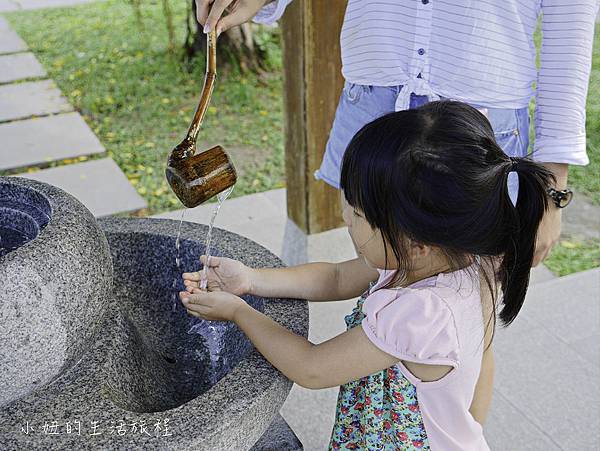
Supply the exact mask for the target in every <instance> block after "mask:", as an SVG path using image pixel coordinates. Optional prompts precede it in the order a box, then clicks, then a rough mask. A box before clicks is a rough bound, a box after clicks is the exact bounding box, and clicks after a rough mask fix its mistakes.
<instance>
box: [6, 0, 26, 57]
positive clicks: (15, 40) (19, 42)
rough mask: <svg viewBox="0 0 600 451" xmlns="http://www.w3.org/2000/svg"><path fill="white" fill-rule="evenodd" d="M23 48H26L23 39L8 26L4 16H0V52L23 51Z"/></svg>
mask: <svg viewBox="0 0 600 451" xmlns="http://www.w3.org/2000/svg"><path fill="white" fill-rule="evenodd" d="M0 1H3V0H0ZM4 1H6V0H4ZM25 50H27V44H25V41H23V39H21V38H20V37H19V35H18V34H17V33H16V32H15V31H14V30H13V29H12V28H11V27H10V25H9V24H8V21H7V20H6V19H5V18H4V17H0V54H2V53H15V52H23V51H25Z"/></svg>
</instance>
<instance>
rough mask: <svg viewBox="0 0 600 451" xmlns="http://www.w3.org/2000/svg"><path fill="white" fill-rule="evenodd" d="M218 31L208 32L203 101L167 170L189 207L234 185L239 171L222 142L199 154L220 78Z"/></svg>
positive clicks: (170, 179) (171, 183) (182, 200)
mask: <svg viewBox="0 0 600 451" xmlns="http://www.w3.org/2000/svg"><path fill="white" fill-rule="evenodd" d="M216 66H217V34H216V32H215V31H214V30H213V31H211V32H210V33H209V34H208V35H207V36H206V75H205V78H204V87H203V88H202V94H201V96H200V102H199V103H198V108H196V113H195V114H194V119H193V120H192V123H191V125H190V128H189V130H188V132H187V136H186V137H185V138H184V140H183V141H182V142H181V143H180V144H179V145H178V146H177V147H175V148H174V149H173V150H172V151H171V155H170V156H169V160H168V162H167V168H166V170H165V173H166V176H167V180H168V182H169V185H171V189H172V190H173V192H174V193H175V194H176V195H177V197H178V198H179V200H180V201H181V202H182V203H183V205H185V206H186V207H188V208H193V207H195V206H197V205H200V204H201V203H203V202H206V201H207V200H208V199H210V198H211V197H213V196H215V195H216V194H219V193H220V192H222V191H225V190H226V189H227V188H230V187H232V186H233V185H234V184H235V182H236V180H237V173H236V170H235V167H234V166H233V163H232V162H231V159H230V158H229V155H227V153H226V152H225V150H224V149H223V148H222V147H221V146H215V147H212V148H211V149H208V150H206V151H204V152H200V153H198V154H196V140H197V139H198V133H199V132H200V125H201V124H202V120H203V119H204V114H205V113H206V110H207V108H208V104H209V102H210V98H211V95H212V91H213V88H214V84H215V79H216V78H217V68H216Z"/></svg>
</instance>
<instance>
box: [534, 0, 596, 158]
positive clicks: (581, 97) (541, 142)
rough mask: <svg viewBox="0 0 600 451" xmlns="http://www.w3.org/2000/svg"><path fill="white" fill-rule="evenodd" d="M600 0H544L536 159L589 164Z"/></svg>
mask: <svg viewBox="0 0 600 451" xmlns="http://www.w3.org/2000/svg"><path fill="white" fill-rule="evenodd" d="M597 7H598V5H597V2H596V0H577V1H576V2H573V0H542V48H541V52H540V71H539V74H538V82H537V92H536V111H535V144H534V153H533V158H534V160H536V161H539V162H545V163H568V164H575V165H585V164H588V163H589V159H588V156H587V153H586V143H585V141H586V139H585V103H586V97H587V91H588V82H589V77H590V68H591V62H592V45H593V39H594V21H595V18H596V13H597Z"/></svg>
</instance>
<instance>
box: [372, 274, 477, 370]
mask: <svg viewBox="0 0 600 451" xmlns="http://www.w3.org/2000/svg"><path fill="white" fill-rule="evenodd" d="M455 273H457V272H456V271H455V272H454V273H449V274H438V275H437V276H434V277H431V278H429V279H424V280H422V281H419V282H417V283H415V284H412V285H410V286H408V287H400V288H390V289H388V288H384V286H385V283H386V281H389V277H390V274H389V272H387V271H386V272H384V271H382V277H381V278H380V280H379V282H378V283H377V285H375V286H374V287H373V289H372V290H371V292H370V293H369V295H368V296H367V298H366V299H365V302H364V304H363V313H364V315H365V317H364V319H363V323H362V326H363V329H364V331H365V333H366V334H367V336H368V337H369V338H370V339H371V341H372V342H373V343H374V344H375V345H377V346H378V347H379V348H380V349H382V350H384V351H385V352H387V353H388V354H391V355H394V356H397V357H398V358H400V359H402V360H409V361H412V362H416V363H430V364H438V365H451V366H457V365H458V360H459V354H460V340H459V338H458V337H459V330H458V329H459V328H460V327H462V326H463V324H462V323H463V322H465V321H470V319H469V317H470V315H464V314H462V309H464V307H467V308H468V309H470V310H473V312H474V314H475V315H478V317H479V318H480V317H481V316H480V315H481V313H480V308H481V305H480V301H479V290H478V288H477V287H476V286H475V284H474V283H473V282H471V281H470V279H469V278H465V277H463V275H460V274H455ZM464 275H465V276H468V274H464ZM473 318H477V317H476V316H474V317H473Z"/></svg>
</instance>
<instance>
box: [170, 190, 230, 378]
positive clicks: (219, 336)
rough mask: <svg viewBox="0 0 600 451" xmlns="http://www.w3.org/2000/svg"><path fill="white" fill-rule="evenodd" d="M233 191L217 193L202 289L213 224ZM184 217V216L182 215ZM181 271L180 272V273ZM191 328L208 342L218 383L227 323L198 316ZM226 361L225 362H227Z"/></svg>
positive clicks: (203, 286)
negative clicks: (219, 364) (219, 363)
mask: <svg viewBox="0 0 600 451" xmlns="http://www.w3.org/2000/svg"><path fill="white" fill-rule="evenodd" d="M232 191H233V186H232V187H231V188H228V189H226V190H225V191H223V192H221V193H219V194H218V195H217V204H216V205H215V207H214V209H213V212H212V215H211V218H210V223H209V225H208V231H207V234H206V246H205V248H204V254H205V255H206V263H207V264H206V265H204V267H203V268H202V275H201V279H200V288H201V289H206V285H207V281H208V267H209V265H208V262H209V260H210V256H211V250H212V249H211V244H212V232H213V226H214V224H215V220H216V218H217V215H218V214H219V210H220V209H221V206H222V205H223V202H225V200H226V199H227V198H228V197H229V195H230V194H231V192H232ZM182 219H183V216H182ZM180 229H181V225H180ZM178 242H179V234H178V240H177V243H176V246H177V249H178V251H177V252H178V256H179V244H178ZM178 270H179V266H178ZM179 273H180V272H178V274H179ZM189 325H190V328H189V330H188V332H187V333H188V334H190V335H194V334H198V335H200V336H202V338H203V339H204V342H205V343H206V347H207V348H208V354H209V358H210V363H211V366H212V371H211V372H210V381H211V383H213V384H214V383H216V382H217V378H218V373H217V362H218V360H219V358H220V354H221V350H222V348H223V336H224V334H225V331H226V328H225V325H224V324H223V323H219V322H214V321H205V320H202V319H198V318H193V317H192V318H191V319H190V324H189ZM225 363H226V362H224V364H225Z"/></svg>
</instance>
